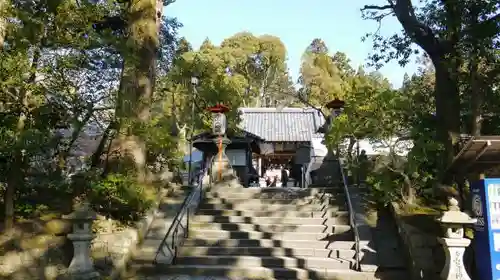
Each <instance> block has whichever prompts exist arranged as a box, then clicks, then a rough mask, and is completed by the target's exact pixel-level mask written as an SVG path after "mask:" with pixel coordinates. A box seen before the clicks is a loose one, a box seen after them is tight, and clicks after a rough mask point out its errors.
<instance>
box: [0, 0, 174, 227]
mask: <svg viewBox="0 0 500 280" xmlns="http://www.w3.org/2000/svg"><path fill="white" fill-rule="evenodd" d="M2 3H5V2H2ZM9 3H11V4H12V5H10V6H9V8H8V9H5V10H1V12H2V13H1V17H2V18H9V20H8V21H5V22H4V21H2V24H5V25H4V26H2V27H5V29H4V31H5V32H4V33H2V35H5V36H4V37H2V39H5V44H2V47H3V48H2V49H1V50H0V58H1V63H0V70H1V71H0V73H1V74H0V76H1V82H0V85H1V87H0V115H1V118H0V131H1V134H0V135H1V136H2V144H1V145H0V171H1V172H0V174H2V175H1V176H0V185H1V187H2V189H3V186H5V193H4V195H3V196H2V200H3V202H4V204H5V213H2V214H5V225H6V227H7V228H10V227H12V225H13V221H14V215H15V214H19V213H21V212H20V211H24V212H25V213H23V214H28V213H27V212H30V213H32V210H29V211H28V210H26V209H34V208H35V207H33V206H30V205H29V204H23V202H26V201H29V202H30V203H31V204H33V203H34V204H44V205H45V206H44V207H48V208H49V209H55V208H57V207H61V204H63V205H65V204H71V202H72V199H73V198H75V197H78V196H79V195H89V192H90V194H91V193H92V189H91V188H90V189H89V188H86V186H87V185H89V184H91V183H95V181H93V180H94V179H95V178H90V177H92V174H94V173H97V174H98V175H99V176H97V179H95V180H96V181H99V180H102V178H101V177H100V176H101V175H102V174H101V172H100V168H101V167H102V166H101V162H102V159H104V158H105V156H104V157H102V155H106V152H107V146H108V141H107V140H108V138H109V137H108V136H110V135H112V134H113V133H112V132H110V131H111V129H110V127H111V125H110V123H111V124H112V123H114V120H115V109H116V107H117V106H116V104H117V102H116V101H117V96H118V97H120V96H121V95H120V94H118V93H119V91H118V85H119V77H120V72H121V68H122V62H123V58H124V57H126V55H127V54H128V50H127V49H126V48H125V47H124V46H125V45H124V42H125V39H126V36H125V35H124V32H123V20H122V17H121V16H122V15H123V13H122V12H123V11H125V10H126V7H125V6H123V5H115V4H114V3H101V2H100V3H98V4H93V3H91V2H90V1H77V2H75V1H55V2H54V1H49V2H47V1H45V2H40V3H38V2H37V3H31V2H29V3H28V2H26V1H11V2H9ZM140 4H143V3H142V2H141V3H140ZM156 14H157V13H156V12H154V13H153V16H154V17H156ZM140 20H144V18H141V19H140ZM146 21H147V20H146ZM156 23H157V22H156V21H155V22H154V24H155V26H156ZM178 26H179V25H178V23H177V22H176V21H175V20H170V19H166V18H164V19H162V25H161V37H160V39H159V40H162V42H164V44H163V45H162V52H161V56H160V57H157V56H156V54H155V56H154V57H153V58H151V59H152V60H153V62H151V61H150V63H149V64H148V65H153V66H155V67H156V68H158V67H161V68H162V70H163V72H162V71H159V73H160V74H163V73H165V72H166V71H165V70H164V69H168V68H169V67H170V65H169V63H171V62H170V61H172V60H173V56H174V53H173V46H175V43H176V42H177V39H176V33H175V30H176V28H177V27H178ZM136 27H137V26H136ZM137 28H138V29H140V28H141V26H139V27H137ZM156 28H157V27H155V30H157V29H156ZM157 37H158V36H157ZM149 46H150V45H149ZM134 48H135V50H137V49H139V50H144V49H141V48H137V47H134V46H132V48H131V49H132V50H133V49H134ZM158 58H159V59H158ZM129 62H130V63H132V62H133V61H132V60H129ZM141 66H144V65H142V64H141ZM145 67H146V66H144V67H143V68H141V69H144V68H145ZM148 67H149V66H148ZM141 69H139V70H141ZM149 70H150V69H149V68H148V71H149ZM153 70H155V69H153ZM153 72H154V71H153ZM142 73H143V72H142ZM148 73H149V72H148ZM135 76H138V75H135ZM153 78H154V77H153ZM150 81H154V79H153V80H150ZM118 99H119V98H118ZM122 108H123V107H122ZM136 112H137V111H134V112H133V113H136ZM128 117H135V116H134V115H128ZM136 119H137V118H136ZM159 123H161V120H159V118H158V115H157V113H156V112H155V113H154V114H151V121H150V120H148V121H147V122H143V123H142V127H141V129H137V130H135V131H134V133H136V135H137V134H139V133H137V131H139V132H144V133H150V132H151V129H150V128H151V127H153V126H158V125H159ZM134 128H136V127H134ZM148 129H149V131H147V132H145V130H148ZM91 130H97V132H98V133H97V135H98V136H97V137H96V136H92V135H89V134H92V132H91ZM99 131H100V132H101V133H99ZM103 134H104V135H103ZM162 137H163V138H164V139H163V140H162ZM95 138H97V139H95ZM148 140H149V141H148V142H147V143H146V145H148V146H149V147H151V150H152V151H154V153H156V154H158V153H160V152H159V151H158V146H161V147H163V148H164V149H163V152H164V150H165V147H168V145H170V143H171V141H170V140H171V139H170V138H168V139H166V138H165V137H164V136H162V135H158V136H157V135H152V136H151V137H149V138H148ZM158 142H162V143H158ZM160 144H161V145H160ZM168 150H169V149H168ZM92 153H94V155H95V156H94V157H93V158H92V159H91V157H90V155H91V154H92ZM82 155H83V158H81V157H82ZM163 155H168V156H175V155H174V154H173V153H170V154H168V153H165V152H164V153H163ZM146 156H147V158H148V159H149V157H150V156H149V154H146ZM86 163H89V164H88V165H87V166H90V168H87V167H85V165H86ZM75 172H76V173H78V172H80V173H85V172H86V173H87V174H85V176H87V175H88V176H90V177H88V180H83V182H84V184H83V183H82V182H80V183H75V185H77V186H76V187H75V186H74V185H73V178H77V177H78V176H76V175H75ZM77 175H78V174H77ZM75 180H76V179H75ZM131 182H132V181H130V182H129V183H131ZM129 183H127V184H128V186H131V187H132V186H133V185H131V184H129ZM115 186H116V185H115ZM136 190H139V188H137V189H136ZM110 195H112V194H110ZM115 195H118V196H119V195H121V194H116V193H115ZM54 197H55V198H57V199H58V200H60V202H55V201H53V200H54ZM101 198H102V197H101ZM107 198H110V199H113V198H112V197H110V196H107ZM137 198H139V197H137ZM121 201H125V200H121ZM37 202H38V203H37ZM129 202H130V201H125V202H124V203H125V204H126V203H129ZM27 205H28V206H27ZM42 206H43V205H42ZM95 206H96V207H97V208H99V207H101V206H102V205H100V206H99V205H95ZM136 206H137V207H139V206H138V205H136ZM139 208H140V207H139ZM139 208H137V209H136V210H138V211H142V210H140V209H139ZM99 209H101V208H99ZM107 210H109V209H107ZM115 210H116V209H115ZM138 213H139V212H138ZM133 216H137V215H133Z"/></svg>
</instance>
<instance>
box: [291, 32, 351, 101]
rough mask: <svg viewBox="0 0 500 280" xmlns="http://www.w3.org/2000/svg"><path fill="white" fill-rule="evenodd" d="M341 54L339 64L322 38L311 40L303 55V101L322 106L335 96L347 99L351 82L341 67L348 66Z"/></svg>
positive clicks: (300, 79)
mask: <svg viewBox="0 0 500 280" xmlns="http://www.w3.org/2000/svg"><path fill="white" fill-rule="evenodd" d="M341 56H342V55H339V56H337V59H338V62H340V63H339V64H337V63H336V62H337V61H335V60H334V59H333V58H332V57H331V56H330V54H329V53H328V48H327V47H326V45H325V43H324V42H323V41H322V40H321V39H314V40H313V41H312V42H311V44H310V45H309V46H308V47H307V49H306V51H305V52H304V54H303V56H302V66H301V68H300V73H301V75H300V78H299V83H300V84H301V86H302V89H301V92H300V98H301V99H303V101H306V102H307V103H309V104H311V105H313V106H316V107H317V106H319V107H321V106H324V105H325V104H326V103H328V102H329V101H330V100H332V99H334V98H341V99H345V96H344V95H345V94H346V93H347V92H349V89H348V88H347V85H348V83H349V82H348V81H347V79H348V77H346V76H344V77H343V75H344V74H343V73H341V71H342V70H340V68H339V67H345V66H346V65H345V63H346V61H345V60H344V61H342V57H341ZM345 70H346V71H348V70H347V69H345ZM350 74H352V73H350ZM345 75H347V73H345ZM344 78H345V79H344Z"/></svg>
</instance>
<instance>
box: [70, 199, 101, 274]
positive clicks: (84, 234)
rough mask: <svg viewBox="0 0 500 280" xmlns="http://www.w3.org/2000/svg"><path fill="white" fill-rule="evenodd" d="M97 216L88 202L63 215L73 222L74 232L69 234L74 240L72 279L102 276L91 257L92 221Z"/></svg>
mask: <svg viewBox="0 0 500 280" xmlns="http://www.w3.org/2000/svg"><path fill="white" fill-rule="evenodd" d="M96 217H97V215H96V213H95V212H94V211H92V209H91V208H90V206H89V205H88V204H87V203H85V204H83V205H81V206H80V207H78V208H77V209H76V210H75V211H74V212H73V213H71V214H69V215H65V216H63V219H66V220H70V221H71V223H72V224H73V232H72V233H70V234H68V239H69V240H71V241H72V242H73V259H72V260H71V263H70V265H69V267H68V276H69V278H70V279H78V280H80V279H81V280H87V279H99V278H100V276H99V273H98V272H97V271H95V269H94V264H93V262H92V259H91V257H90V245H91V242H92V240H93V239H94V234H93V233H92V222H93V221H94V220H95V219H96Z"/></svg>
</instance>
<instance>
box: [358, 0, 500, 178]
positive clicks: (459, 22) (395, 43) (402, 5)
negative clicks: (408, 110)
mask: <svg viewBox="0 0 500 280" xmlns="http://www.w3.org/2000/svg"><path fill="white" fill-rule="evenodd" d="M363 11H364V16H365V18H368V19H373V20H376V21H378V22H381V21H382V20H383V19H384V18H385V17H386V16H388V15H394V16H396V18H397V19H398V21H399V22H400V23H401V26H402V28H403V35H394V36H392V37H390V38H384V37H382V36H381V35H379V34H378V33H374V34H369V35H372V37H373V39H374V48H375V49H376V50H380V51H379V52H378V53H375V54H373V55H372V57H371V58H372V60H373V62H374V63H375V64H376V65H380V63H381V62H383V61H388V60H391V59H399V61H400V63H401V64H405V63H407V62H408V60H409V58H410V56H411V54H412V53H413V52H414V49H413V48H412V44H413V43H415V44H417V45H418V46H419V47H420V48H421V49H422V50H423V51H424V52H425V53H426V55H427V56H428V57H429V59H430V60H431V61H432V63H433V65H434V68H435V72H434V75H435V89H434V97H435V98H434V100H435V104H436V118H437V123H438V135H439V139H440V141H441V143H442V144H443V145H444V147H445V149H444V154H443V157H442V160H441V170H443V171H444V170H446V167H447V166H448V165H449V164H450V163H451V161H452V159H453V156H454V154H455V153H456V152H457V148H458V140H459V135H460V133H461V131H462V125H461V108H462V106H461V98H460V72H461V69H462V67H463V66H464V63H465V62H466V61H467V60H468V59H467V57H468V56H469V55H470V54H472V53H474V52H476V53H477V54H480V56H483V57H485V55H486V54H487V53H491V50H492V49H494V46H495V44H496V43H495V41H494V38H495V37H496V36H497V34H498V28H499V27H498V18H499V17H500V15H499V14H498V11H497V8H496V4H495V3H494V2H492V1H472V2H471V1H444V0H442V1H424V3H423V5H422V7H421V8H417V7H416V6H414V4H413V3H412V1H406V0H387V5H384V6H374V5H367V6H365V7H364V9H363ZM389 49H390V50H389ZM486 57H489V58H488V59H491V55H486ZM494 59H497V58H494ZM467 94H468V95H470V94H471V93H467ZM443 179H444V181H445V182H448V183H449V182H450V179H451V177H446V178H445V177H443Z"/></svg>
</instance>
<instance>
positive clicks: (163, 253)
mask: <svg viewBox="0 0 500 280" xmlns="http://www.w3.org/2000/svg"><path fill="white" fill-rule="evenodd" d="M204 174H205V172H204V171H201V172H200V174H199V175H198V184H197V185H196V187H195V188H194V189H193V190H192V191H191V193H190V194H189V195H188V196H186V198H184V201H183V202H182V204H181V207H180V209H179V211H178V212H177V214H176V215H175V217H174V219H173V220H172V224H171V225H170V228H169V229H168V231H167V234H165V237H164V238H163V240H162V242H161V245H160V247H159V248H158V250H157V251H156V256H155V260H154V262H155V263H168V264H174V263H175V260H176V258H177V253H178V249H179V247H180V246H182V243H183V241H184V239H185V238H187V237H188V234H189V221H190V216H191V215H193V214H194V211H195V210H196V208H197V206H198V205H199V204H200V203H201V201H202V200H203V177H204V176H203V175H204ZM193 203H196V204H193ZM162 257H163V259H161V258H162Z"/></svg>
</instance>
